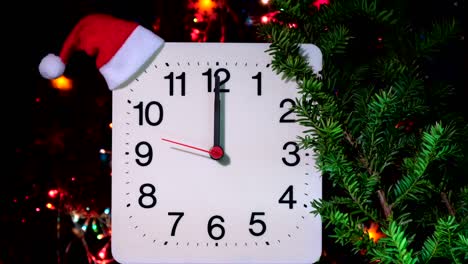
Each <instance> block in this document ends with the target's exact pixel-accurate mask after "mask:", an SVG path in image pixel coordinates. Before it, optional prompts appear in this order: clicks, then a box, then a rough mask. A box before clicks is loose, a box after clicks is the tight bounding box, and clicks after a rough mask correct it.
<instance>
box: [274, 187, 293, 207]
mask: <svg viewBox="0 0 468 264" xmlns="http://www.w3.org/2000/svg"><path fill="white" fill-rule="evenodd" d="M293 197H294V190H293V186H292V185H289V187H288V188H287V189H286V191H285V192H284V193H283V195H282V196H281V197H280V198H279V200H278V203H285V204H288V205H289V209H293V205H294V204H295V203H297V201H296V200H294V198H293Z"/></svg>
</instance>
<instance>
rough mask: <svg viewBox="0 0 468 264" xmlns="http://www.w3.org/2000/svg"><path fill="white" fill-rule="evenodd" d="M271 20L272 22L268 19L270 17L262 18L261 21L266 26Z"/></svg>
mask: <svg viewBox="0 0 468 264" xmlns="http://www.w3.org/2000/svg"><path fill="white" fill-rule="evenodd" d="M269 20H270V19H268V17H267V16H262V19H261V21H262V23H263V24H266V23H268V21H269Z"/></svg>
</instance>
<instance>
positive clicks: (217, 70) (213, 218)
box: [112, 43, 322, 263]
mask: <svg viewBox="0 0 468 264" xmlns="http://www.w3.org/2000/svg"><path fill="white" fill-rule="evenodd" d="M302 48H303V49H304V50H306V51H307V54H308V56H310V57H311V59H312V60H313V61H317V60H320V59H321V53H320V50H319V49H318V48H317V47H315V46H314V45H312V44H308V45H303V47H302ZM267 49H268V44H263V43H251V44H234V43H232V44H229V43H166V44H165V46H164V48H163V49H162V51H161V52H160V54H158V55H157V56H156V58H155V59H154V60H153V61H152V62H151V64H150V65H149V66H148V67H147V68H146V69H145V70H144V72H142V73H141V74H140V75H139V76H138V77H136V79H135V80H133V81H132V82H131V83H129V84H128V86H127V87H124V88H123V89H119V90H116V91H114V92H113V135H112V144H113V149H112V153H113V157H112V212H113V214H112V226H113V234H112V253H113V255H114V257H115V258H116V259H117V260H118V261H119V262H121V263H311V262H313V261H316V260H318V258H319V256H320V254H321V221H320V218H319V217H318V216H315V215H313V214H311V211H312V208H311V202H312V201H313V200H314V199H318V198H321V195H322V183H321V177H320V174H319V173H318V172H317V170H316V168H315V163H314V159H313V153H312V150H304V149H301V148H300V147H299V141H298V136H301V135H302V134H303V131H304V130H305V128H304V127H303V126H301V125H300V124H299V122H297V119H298V118H297V116H296V115H295V112H294V111H293V107H294V106H295V102H296V99H297V98H299V95H298V93H297V92H298V88H297V84H296V83H294V82H292V81H290V82H287V81H285V80H282V79H281V76H279V75H277V74H276V73H275V72H274V71H273V70H272V67H271V58H270V56H269V55H268V54H267V53H266V52H265V51H266V50H267ZM312 66H315V67H316V68H315V69H317V67H318V65H312ZM318 70H319V69H318ZM217 118H218V119H217Z"/></svg>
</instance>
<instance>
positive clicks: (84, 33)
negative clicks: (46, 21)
mask: <svg viewBox="0 0 468 264" xmlns="http://www.w3.org/2000/svg"><path fill="white" fill-rule="evenodd" d="M163 44H164V40H163V39H162V38H160V37H159V36H157V35H156V34H154V33H153V32H152V31H150V30H148V29H146V28H144V27H143V26H141V25H139V24H138V23H136V22H132V21H126V20H122V19H119V18H115V17H113V16H111V15H107V14H91V15H88V16H85V17H84V18H82V19H81V20H80V21H79V22H78V24H76V26H75V27H74V28H73V30H72V32H71V33H70V34H69V35H68V36H67V38H66V39H65V42H64V44H63V46H62V50H61V51H60V54H59V55H58V56H57V55H55V54H48V55H46V56H45V57H44V58H43V59H42V60H41V62H40V64H39V73H40V74H41V76H42V77H44V78H46V79H55V78H57V77H60V76H61V75H62V74H63V73H64V71H65V68H66V64H67V63H68V62H69V60H70V58H71V56H72V54H73V53H74V52H75V51H83V52H85V53H86V54H87V55H89V56H92V57H94V58H95V59H96V67H97V68H98V70H99V71H100V72H101V74H102V76H103V77H104V79H105V81H106V83H107V85H108V88H109V90H114V89H116V88H118V87H120V86H121V85H122V84H123V83H125V82H127V81H128V80H129V79H130V78H131V77H133V76H134V75H135V74H136V73H138V72H139V71H140V70H141V69H142V67H143V66H144V65H146V63H147V62H148V61H149V60H150V59H151V58H152V57H153V56H154V55H155V54H156V52H157V51H158V50H159V49H160V48H161V47H162V46H163Z"/></svg>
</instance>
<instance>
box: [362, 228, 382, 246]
mask: <svg viewBox="0 0 468 264" xmlns="http://www.w3.org/2000/svg"><path fill="white" fill-rule="evenodd" d="M364 232H365V233H367V234H369V238H370V239H372V240H374V243H377V241H379V239H381V238H382V237H385V234H384V233H382V232H380V230H379V225H378V224H376V223H371V225H370V227H369V228H364Z"/></svg>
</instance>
